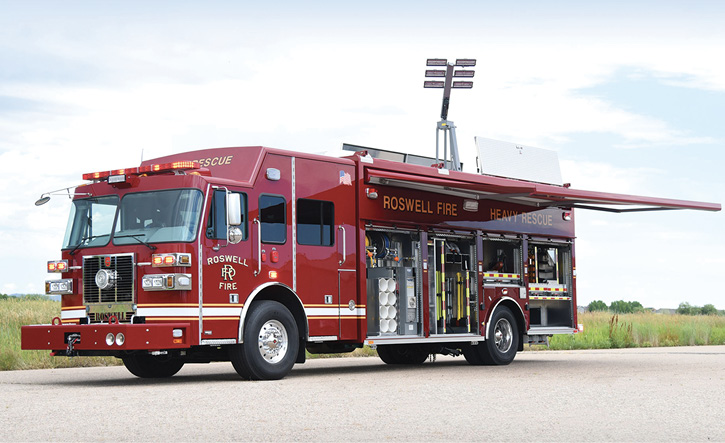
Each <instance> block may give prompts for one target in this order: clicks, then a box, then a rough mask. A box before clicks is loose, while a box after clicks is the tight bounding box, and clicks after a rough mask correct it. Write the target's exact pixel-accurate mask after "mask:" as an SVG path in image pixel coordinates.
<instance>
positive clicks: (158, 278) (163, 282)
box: [141, 274, 191, 291]
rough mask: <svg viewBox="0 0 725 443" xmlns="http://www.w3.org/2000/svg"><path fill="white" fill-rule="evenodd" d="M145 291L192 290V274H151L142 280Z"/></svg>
mask: <svg viewBox="0 0 725 443" xmlns="http://www.w3.org/2000/svg"><path fill="white" fill-rule="evenodd" d="M141 287H142V288H143V289H144V290H145V291H168V290H177V291H188V290H191V274H149V275H144V276H143V277H142V278H141Z"/></svg>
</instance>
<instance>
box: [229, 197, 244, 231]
mask: <svg viewBox="0 0 725 443" xmlns="http://www.w3.org/2000/svg"><path fill="white" fill-rule="evenodd" d="M241 224H242V199H241V194H237V193H234V192H229V193H227V225H229V226H239V225H241Z"/></svg>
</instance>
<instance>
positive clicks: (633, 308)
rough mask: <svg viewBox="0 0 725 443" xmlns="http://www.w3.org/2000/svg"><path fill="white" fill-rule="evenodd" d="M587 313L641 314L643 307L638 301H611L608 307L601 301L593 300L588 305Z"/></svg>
mask: <svg viewBox="0 0 725 443" xmlns="http://www.w3.org/2000/svg"><path fill="white" fill-rule="evenodd" d="M589 311H590V312H593V311H612V312H614V313H617V314H632V313H635V312H643V311H644V306H642V303H640V302H638V301H624V300H617V301H613V302H612V304H611V305H609V307H607V304H606V303H604V302H603V301H601V300H594V301H593V302H591V303H589Z"/></svg>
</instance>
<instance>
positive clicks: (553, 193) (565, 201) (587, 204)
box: [365, 165, 722, 212]
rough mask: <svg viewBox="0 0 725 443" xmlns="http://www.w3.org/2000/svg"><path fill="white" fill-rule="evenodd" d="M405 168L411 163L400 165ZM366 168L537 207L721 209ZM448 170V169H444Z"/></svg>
mask: <svg viewBox="0 0 725 443" xmlns="http://www.w3.org/2000/svg"><path fill="white" fill-rule="evenodd" d="M400 166H401V167H400V169H406V167H407V166H408V165H400ZM419 171H420V169H418V170H417V171H416V173H412V172H400V171H390V170H386V169H375V168H366V172H365V182H366V183H370V184H379V185H385V186H393V187H399V188H409V189H416V190H420V191H428V192H435V193H438V194H445V195H455V196H458V197H463V198H470V199H475V200H496V201H503V202H508V203H513V204H517V205H523V206H531V207H536V208H548V207H558V208H564V209H567V208H580V209H592V210H597V211H607V212H641V211H662V210H672V209H695V210H701V211H720V210H721V209H722V208H721V206H720V204H718V203H705V202H696V201H688V200H674V199H667V198H654V197H643V196H637V195H627V194H613V193H609V192H597V191H583V190H578V189H571V188H568V187H563V186H555V185H546V184H541V183H533V182H526V181H522V180H514V179H508V178H501V177H493V176H487V175H476V174H470V173H460V172H453V171H445V170H439V169H435V168H430V170H426V171H425V172H424V173H423V174H421V173H419ZM441 171H445V172H441Z"/></svg>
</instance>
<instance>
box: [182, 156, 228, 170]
mask: <svg viewBox="0 0 725 443" xmlns="http://www.w3.org/2000/svg"><path fill="white" fill-rule="evenodd" d="M233 157H234V156H233V155H225V156H222V157H207V158H200V159H199V160H192V161H195V162H199V165H200V166H201V167H202V168H208V167H209V166H224V165H231V164H232V158H233Z"/></svg>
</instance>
